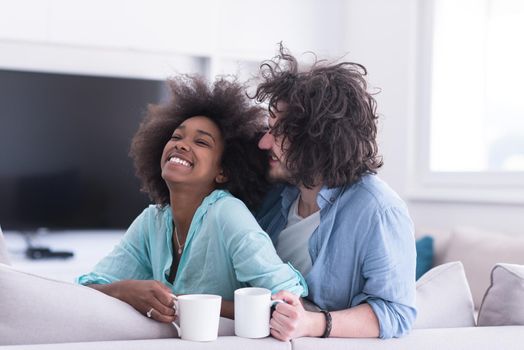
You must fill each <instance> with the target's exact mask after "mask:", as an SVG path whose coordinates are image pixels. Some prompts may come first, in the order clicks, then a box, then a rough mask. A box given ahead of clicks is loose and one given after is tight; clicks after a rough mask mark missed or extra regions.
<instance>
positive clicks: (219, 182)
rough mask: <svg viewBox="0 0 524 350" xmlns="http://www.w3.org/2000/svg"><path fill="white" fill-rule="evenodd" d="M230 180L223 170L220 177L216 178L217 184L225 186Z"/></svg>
mask: <svg viewBox="0 0 524 350" xmlns="http://www.w3.org/2000/svg"><path fill="white" fill-rule="evenodd" d="M227 180H228V178H227V176H226V175H225V174H224V170H223V169H220V172H219V173H218V175H217V176H216V177H215V182H216V183H217V184H223V183H225V182H227Z"/></svg>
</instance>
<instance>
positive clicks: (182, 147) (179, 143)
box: [175, 140, 189, 151]
mask: <svg viewBox="0 0 524 350" xmlns="http://www.w3.org/2000/svg"><path fill="white" fill-rule="evenodd" d="M175 148H176V149H178V150H184V151H189V146H188V145H187V144H186V143H185V142H183V141H181V140H178V141H177V142H176V143H175Z"/></svg>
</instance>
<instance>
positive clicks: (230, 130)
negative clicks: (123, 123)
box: [130, 75, 268, 209]
mask: <svg viewBox="0 0 524 350" xmlns="http://www.w3.org/2000/svg"><path fill="white" fill-rule="evenodd" d="M168 85H169V87H170V89H171V92H172V98H171V99H170V101H169V102H167V103H165V104H159V105H150V106H148V112H147V114H146V116H145V118H144V120H143V122H142V123H141V124H140V127H139V129H138V131H137V133H136V134H135V136H134V137H133V140H132V143H131V151H130V156H131V157H132V158H133V160H134V164H135V169H136V175H137V176H138V177H139V178H140V180H141V181H142V191H144V192H146V193H148V194H149V197H150V198H151V200H152V201H153V202H155V203H156V204H159V205H161V206H165V205H167V204H169V190H168V187H167V185H166V183H165V182H164V180H163V178H162V176H161V173H162V171H161V168H160V159H161V156H162V152H163V149H164V146H165V145H166V143H167V142H168V141H169V139H170V138H171V136H172V134H173V131H174V130H175V129H176V128H177V127H178V126H179V125H180V124H181V123H182V122H184V121H185V120H186V119H189V118H191V117H195V116H205V117H208V118H209V119H211V120H212V121H213V122H214V123H216V124H217V125H218V127H219V129H220V131H221V134H222V138H223V140H224V152H223V154H222V167H223V170H224V175H226V176H227V179H228V180H227V182H225V183H223V184H217V188H223V189H226V190H229V191H230V192H231V194H233V195H234V196H236V197H237V198H239V199H241V200H242V201H244V203H246V205H247V206H248V207H249V208H250V209H254V208H255V207H256V205H258V204H259V202H260V201H261V199H262V197H263V195H264V194H265V191H266V189H267V187H268V183H267V181H266V178H265V174H266V172H267V166H268V164H267V155H266V154H265V153H264V152H262V151H261V150H259V149H258V147H257V142H258V139H259V137H260V134H261V132H262V131H263V128H264V111H263V110H262V109H261V108H260V107H257V106H254V105H253V104H252V103H251V101H250V100H249V98H248V97H247V96H246V94H245V90H244V86H243V85H241V84H240V83H238V82H237V81H236V79H233V78H228V77H221V78H218V79H217V80H216V81H215V82H214V83H213V84H212V85H209V84H208V83H207V82H206V80H205V79H203V78H202V77H198V76H189V75H181V76H177V77H174V78H172V79H169V80H168Z"/></svg>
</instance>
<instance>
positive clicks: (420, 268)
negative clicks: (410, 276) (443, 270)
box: [415, 236, 433, 280]
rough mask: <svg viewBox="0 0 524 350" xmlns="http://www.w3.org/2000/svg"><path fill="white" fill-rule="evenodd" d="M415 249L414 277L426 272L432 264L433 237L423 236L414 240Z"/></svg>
mask: <svg viewBox="0 0 524 350" xmlns="http://www.w3.org/2000/svg"><path fill="white" fill-rule="evenodd" d="M415 245H416V249H417V270H416V279H417V280H418V279H419V278H420V277H421V276H422V275H423V274H425V273H426V272H428V271H429V270H430V269H431V266H432V265H433V238H432V237H430V236H424V237H422V238H420V239H417V241H416V242H415Z"/></svg>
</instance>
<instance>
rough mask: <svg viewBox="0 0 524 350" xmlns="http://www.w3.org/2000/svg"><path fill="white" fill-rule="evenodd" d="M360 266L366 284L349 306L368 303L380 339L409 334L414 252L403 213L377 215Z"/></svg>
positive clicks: (412, 317) (410, 227) (413, 312)
mask: <svg viewBox="0 0 524 350" xmlns="http://www.w3.org/2000/svg"><path fill="white" fill-rule="evenodd" d="M368 238H369V241H368V248H367V253H366V255H365V258H364V262H363V266H362V274H363V277H364V279H365V280H366V282H365V284H364V288H363V291H362V293H360V294H358V295H356V296H355V298H354V299H353V302H352V304H353V305H352V306H354V305H358V304H361V303H363V302H367V303H368V304H369V305H370V306H371V308H372V309H373V311H374V312H375V315H376V316H377V318H378V321H379V325H380V338H391V337H400V336H402V335H404V334H406V333H408V332H409V330H410V329H411V326H412V324H413V322H414V320H415V317H416V308H415V293H416V287H415V265H416V250H415V239H414V234H413V224H412V222H411V219H410V218H409V216H408V215H407V213H406V211H405V210H402V209H399V208H392V209H387V210H385V211H384V212H383V213H382V214H380V215H379V214H377V222H376V224H375V227H374V229H373V230H372V232H371V235H370V236H368Z"/></svg>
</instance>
